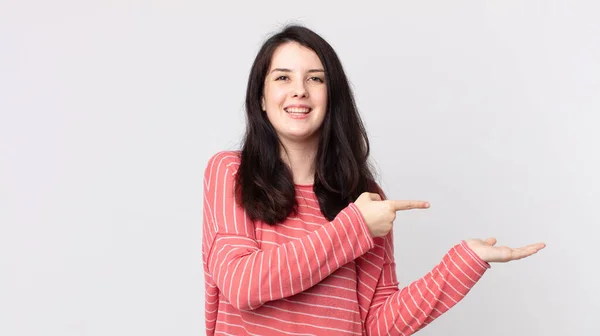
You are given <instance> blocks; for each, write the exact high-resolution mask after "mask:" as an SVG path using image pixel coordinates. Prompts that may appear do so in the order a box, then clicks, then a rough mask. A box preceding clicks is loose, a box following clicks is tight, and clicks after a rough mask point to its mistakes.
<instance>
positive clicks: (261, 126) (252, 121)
mask: <svg viewBox="0 0 600 336" xmlns="http://www.w3.org/2000/svg"><path fill="white" fill-rule="evenodd" d="M286 42H296V43H299V44H300V45H302V46H305V47H307V48H309V49H311V50H313V51H314V52H315V53H316V54H317V55H318V57H319V59H320V60H321V63H322V64H323V66H324V68H325V76H326V80H325V83H326V85H327V111H326V113H325V118H324V120H323V124H322V125H321V130H320V138H319V147H318V150H317V154H316V158H315V176H314V184H313V190H314V192H315V194H316V196H317V199H318V200H319V204H320V208H321V212H322V213H323V215H324V216H325V218H327V219H328V220H333V219H334V218H335V216H337V214H338V213H339V212H340V211H341V210H342V209H344V208H345V207H346V206H348V204H349V202H352V201H354V200H355V199H356V198H357V197H358V196H359V195H360V194H361V193H363V192H365V191H369V192H380V190H379V188H378V187H377V184H376V183H375V181H374V177H373V172H372V168H371V167H370V164H369V162H368V157H369V153H370V147H369V140H368V137H367V133H366V131H365V128H364V125H363V122H362V120H361V118H360V116H359V114H358V109H357V108H356V104H355V100H354V97H353V93H352V91H351V89H350V85H349V84H348V79H347V78H346V74H345V73H344V69H343V68H342V64H341V62H340V60H339V58H338V56H337V54H336V52H335V51H334V50H333V48H332V47H331V45H329V43H327V41H325V40H324V39H323V38H322V37H321V36H319V35H317V34H316V33H315V32H313V31H312V30H310V29H308V28H306V27H303V26H299V25H288V26H286V27H284V28H283V29H282V30H281V31H280V32H278V33H276V34H274V35H273V36H271V37H270V38H268V39H267V40H266V41H265V42H264V44H263V45H262V47H261V48H260V50H259V52H258V54H257V56H256V59H255V60H254V63H253V65H252V68H251V70H250V75H249V78H248V86H247V89H246V104H245V107H246V118H247V120H246V121H247V124H246V132H245V135H244V139H243V145H242V150H241V163H240V166H239V169H238V173H237V175H236V196H237V199H238V202H239V203H240V205H241V206H243V207H244V208H245V210H246V213H247V214H248V216H249V217H250V218H251V219H252V220H261V221H264V222H265V223H268V224H276V223H279V222H282V221H283V220H284V219H285V218H286V217H287V216H289V215H290V214H296V211H297V206H298V204H297V202H296V197H295V196H296V194H295V185H294V180H293V176H292V172H291V170H290V169H289V167H288V166H287V165H286V164H285V163H284V162H283V161H282V160H281V155H280V141H279V138H278V136H277V133H276V132H275V129H274V127H273V125H272V124H271V123H270V122H269V120H268V118H267V116H266V114H265V113H263V112H262V108H261V98H262V96H263V89H264V82H265V78H266V75H267V71H268V70H269V67H270V65H271V60H272V57H273V53H274V52H275V50H276V49H277V47H279V46H280V45H282V44H283V43H286ZM382 196H383V195H382Z"/></svg>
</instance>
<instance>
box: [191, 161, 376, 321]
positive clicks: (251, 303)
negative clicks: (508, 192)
mask: <svg viewBox="0 0 600 336" xmlns="http://www.w3.org/2000/svg"><path fill="white" fill-rule="evenodd" d="M238 166H239V158H238V157H237V155H236V154H235V153H232V152H219V153H217V154H215V155H214V156H213V157H211V158H210V160H209V161H208V164H207V167H206V170H205V173H204V207H203V221H204V223H203V248H202V253H203V262H204V267H205V271H206V273H207V274H208V275H209V276H210V277H211V279H212V280H213V281H214V282H215V283H216V284H217V287H218V288H219V291H220V292H221V293H222V294H223V295H224V296H225V297H226V298H227V300H228V301H229V302H230V303H231V304H232V305H233V306H234V307H236V308H237V309H240V310H253V309H256V308H258V307H260V306H261V305H262V304H264V303H265V302H268V301H272V300H278V299H282V298H286V297H289V296H292V295H295V294H298V293H300V292H302V291H304V290H306V289H308V288H310V287H312V286H313V285H315V284H317V283H319V282H320V281H321V280H323V279H324V278H325V277H327V276H328V275H330V274H331V273H333V272H334V271H336V270H337V269H338V268H340V267H341V266H343V265H345V264H346V263H348V262H350V261H352V260H354V259H355V258H358V257H359V256H361V255H362V254H364V253H366V252H367V251H368V250H369V249H371V248H372V247H373V238H372V237H371V234H370V233H369V230H368V228H367V225H366V223H365V222H364V218H363V217H362V215H361V213H360V212H359V210H358V208H357V207H356V205H354V203H350V204H349V205H348V206H347V207H346V208H345V209H343V210H342V211H341V212H340V213H339V214H338V215H337V216H336V218H335V219H334V220H333V221H331V222H329V223H327V224H325V225H323V226H322V227H320V228H319V229H317V230H315V231H313V232H311V233H310V234H307V235H306V236H304V237H302V238H298V239H293V240H290V241H289V242H287V243H284V244H281V245H280V246H279V247H275V248H272V249H269V250H264V251H263V250H261V249H259V247H258V244H257V242H256V240H255V237H254V232H255V231H254V225H253V223H252V222H251V221H250V219H249V218H248V217H247V215H246V213H245V211H244V209H242V208H241V207H240V206H239V205H238V204H237V203H236V201H235V197H234V183H235V179H234V177H235V173H236V171H237V169H238Z"/></svg>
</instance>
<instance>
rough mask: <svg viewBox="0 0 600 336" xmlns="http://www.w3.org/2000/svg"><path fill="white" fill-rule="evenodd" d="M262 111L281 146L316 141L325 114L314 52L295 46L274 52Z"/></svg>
mask: <svg viewBox="0 0 600 336" xmlns="http://www.w3.org/2000/svg"><path fill="white" fill-rule="evenodd" d="M262 109H263V111H266V114H267V117H268V118H269V121H270V122H271V124H273V127H274V128H275V131H276V132H277V135H278V136H279V138H280V140H281V141H282V142H284V143H286V142H287V143H290V142H294V143H303V142H306V143H308V142H312V141H314V140H315V139H318V136H319V129H320V127H321V124H322V123H323V119H324V118H325V111H326V110H327V86H326V84H325V72H324V68H323V65H322V64H321V61H320V60H319V57H318V56H317V54H316V53H315V52H314V51H312V50H311V49H308V48H306V47H304V46H302V45H300V44H298V43H296V42H288V43H285V44H282V45H280V46H279V47H278V48H277V49H276V50H275V52H274V54H273V58H272V61H271V66H270V68H269V70H268V72H267V76H266V78H265V86H264V92H263V99H262Z"/></svg>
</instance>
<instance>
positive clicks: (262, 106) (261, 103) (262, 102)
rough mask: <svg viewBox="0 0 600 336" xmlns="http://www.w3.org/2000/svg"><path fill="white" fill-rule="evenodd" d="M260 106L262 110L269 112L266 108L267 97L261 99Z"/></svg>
mask: <svg viewBox="0 0 600 336" xmlns="http://www.w3.org/2000/svg"><path fill="white" fill-rule="evenodd" d="M260 106H261V108H262V110H263V112H266V111H267V109H266V108H265V96H262V97H261V98H260Z"/></svg>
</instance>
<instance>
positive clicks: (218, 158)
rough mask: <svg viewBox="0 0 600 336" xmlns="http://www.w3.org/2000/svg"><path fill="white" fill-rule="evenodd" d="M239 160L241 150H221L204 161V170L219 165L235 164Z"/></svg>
mask: <svg viewBox="0 0 600 336" xmlns="http://www.w3.org/2000/svg"><path fill="white" fill-rule="evenodd" d="M240 161H241V152H240V151H239V150H222V151H218V152H215V153H213V154H212V155H211V156H210V157H209V158H208V161H207V163H206V171H212V170H215V169H218V168H219V167H224V166H227V167H230V166H232V165H234V166H236V168H237V166H238V165H239V163H240Z"/></svg>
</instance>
